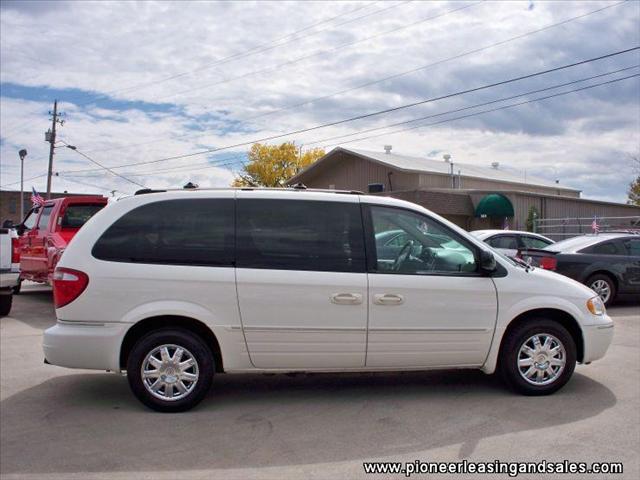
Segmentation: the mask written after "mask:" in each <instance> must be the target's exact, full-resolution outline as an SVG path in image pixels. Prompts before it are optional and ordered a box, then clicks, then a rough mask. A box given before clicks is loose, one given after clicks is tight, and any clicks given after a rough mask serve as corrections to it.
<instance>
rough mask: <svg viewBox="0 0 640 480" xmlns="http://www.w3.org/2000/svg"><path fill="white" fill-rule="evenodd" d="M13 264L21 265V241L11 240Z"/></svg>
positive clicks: (17, 239)
mask: <svg viewBox="0 0 640 480" xmlns="http://www.w3.org/2000/svg"><path fill="white" fill-rule="evenodd" d="M11 263H20V239H19V238H12V239H11Z"/></svg>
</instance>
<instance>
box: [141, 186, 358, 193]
mask: <svg viewBox="0 0 640 480" xmlns="http://www.w3.org/2000/svg"><path fill="white" fill-rule="evenodd" d="M218 190H246V191H252V190H267V191H269V190H275V191H280V192H291V191H296V192H322V193H342V194H349V195H364V194H365V193H364V192H361V191H360V190H335V189H329V188H307V187H305V186H304V185H303V186H302V187H300V186H295V187H294V186H292V187H286V188H285V187H282V188H280V187H211V188H200V187H196V188H186V189H185V188H167V189H165V190H154V189H152V188H143V189H140V190H138V191H137V192H135V193H134V195H145V194H148V193H165V192H184V191H192V192H198V191H218Z"/></svg>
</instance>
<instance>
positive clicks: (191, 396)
mask: <svg viewBox="0 0 640 480" xmlns="http://www.w3.org/2000/svg"><path fill="white" fill-rule="evenodd" d="M162 345H176V346H179V347H182V348H184V349H186V350H187V351H188V352H189V353H191V355H192V356H193V357H194V359H195V360H196V362H197V368H198V378H197V381H196V382H195V385H194V386H193V389H192V390H191V391H190V392H189V393H188V395H186V396H185V397H183V398H181V399H179V400H163V399H161V398H158V397H156V396H154V395H153V394H152V393H151V392H150V391H149V390H148V389H147V387H146V386H145V384H144V382H143V378H142V371H141V369H142V366H143V362H144V360H145V358H146V357H147V355H148V354H149V353H151V352H152V351H153V350H154V349H155V348H157V347H159V346H162ZM170 353H171V352H170ZM214 371H215V368H214V360H213V354H212V353H211V350H210V349H209V348H208V347H207V345H206V344H205V343H204V342H203V341H202V339H201V338H200V337H199V336H197V335H195V334H193V333H191V332H190V331H188V330H182V329H179V328H165V329H161V330H155V331H153V332H150V333H148V334H147V335H145V336H144V337H142V338H141V339H140V340H138V342H137V343H136V344H135V345H134V346H133V348H132V349H131V352H130V353H129V358H128V359H127V378H128V380H129V386H130V387H131V390H132V391H133V393H134V395H135V396H136V397H138V400H140V401H141V402H142V403H144V404H145V405H146V406H148V407H149V408H152V409H153V410H156V411H158V412H184V411H186V410H189V409H191V408H193V407H195V406H196V405H197V404H198V403H200V402H201V401H202V399H203V398H204V397H205V396H206V395H207V393H208V392H209V389H210V388H211V382H212V381H213V373H214ZM164 393H166V392H164Z"/></svg>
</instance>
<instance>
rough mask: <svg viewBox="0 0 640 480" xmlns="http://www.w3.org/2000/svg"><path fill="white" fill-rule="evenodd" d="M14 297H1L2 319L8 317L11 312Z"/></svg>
mask: <svg viewBox="0 0 640 480" xmlns="http://www.w3.org/2000/svg"><path fill="white" fill-rule="evenodd" d="M12 302H13V295H11V294H9V295H0V317H6V316H7V315H9V312H10V311H11V303H12Z"/></svg>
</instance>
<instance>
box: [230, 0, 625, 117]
mask: <svg viewBox="0 0 640 480" xmlns="http://www.w3.org/2000/svg"><path fill="white" fill-rule="evenodd" d="M623 3H627V1H626V0H624V1H622V2H618V3H615V4H612V5H607V6H605V7H602V8H599V9H597V10H592V11H590V12H587V13H584V14H581V15H578V16H575V17H571V18H568V19H566V20H562V21H560V22H557V23H552V24H550V25H546V26H544V27H542V28H538V29H536V30H531V31H529V32H526V33H523V34H520V35H516V36H515V37H510V38H507V39H505V40H501V41H499V42H496V43H492V44H490V45H485V46H484V47H480V48H474V49H472V50H467V51H465V52H462V53H459V54H457V55H454V56H452V57H447V58H444V59H441V60H438V61H435V62H432V63H429V64H427V65H422V66H420V67H416V68H412V69H411V70H405V71H403V72H399V73H395V74H393V75H389V76H387V77H383V78H379V79H377V80H372V81H369V82H365V83H361V84H359V85H356V86H354V87H350V88H347V89H344V90H340V91H337V92H333V93H330V94H327V95H323V96H321V97H316V98H312V99H310V100H305V101H304V102H299V103H295V104H293V105H288V106H285V107H282V108H279V109H277V110H273V111H271V112H265V113H261V114H258V115H254V116H252V117H247V118H244V119H242V121H245V122H247V121H251V120H255V119H257V118H262V117H266V116H270V115H275V114H277V113H280V112H284V111H287V110H291V109H294V108H298V107H303V106H305V105H310V104H312V103H316V102H318V101H320V100H327V99H329V98H333V97H336V96H338V95H342V94H345V93H349V92H353V91H355V90H360V89H362V88H365V87H370V86H371V85H376V84H378V83H382V82H386V81H388V80H393V79H395V78H399V77H403V76H405V75H410V74H412V73H416V72H419V71H422V70H426V69H428V68H431V67H435V66H436V65H441V64H443V63H446V62H450V61H451V60H457V59H459V58H462V57H466V56H469V55H472V54H474V53H479V52H483V51H485V50H489V49H491V48H494V47H498V46H500V45H505V44H507V43H510V42H513V41H515V40H520V39H521V38H525V37H528V36H530V35H534V34H536V33H540V32H543V31H545V30H549V29H551V28H555V27H559V26H561V25H565V24H567V23H570V22H573V21H575V20H579V19H581V18H584V17H587V16H589V15H593V14H595V13H598V12H601V11H603V10H606V9H608V8H613V7H617V6H619V5H622V4H623Z"/></svg>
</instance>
